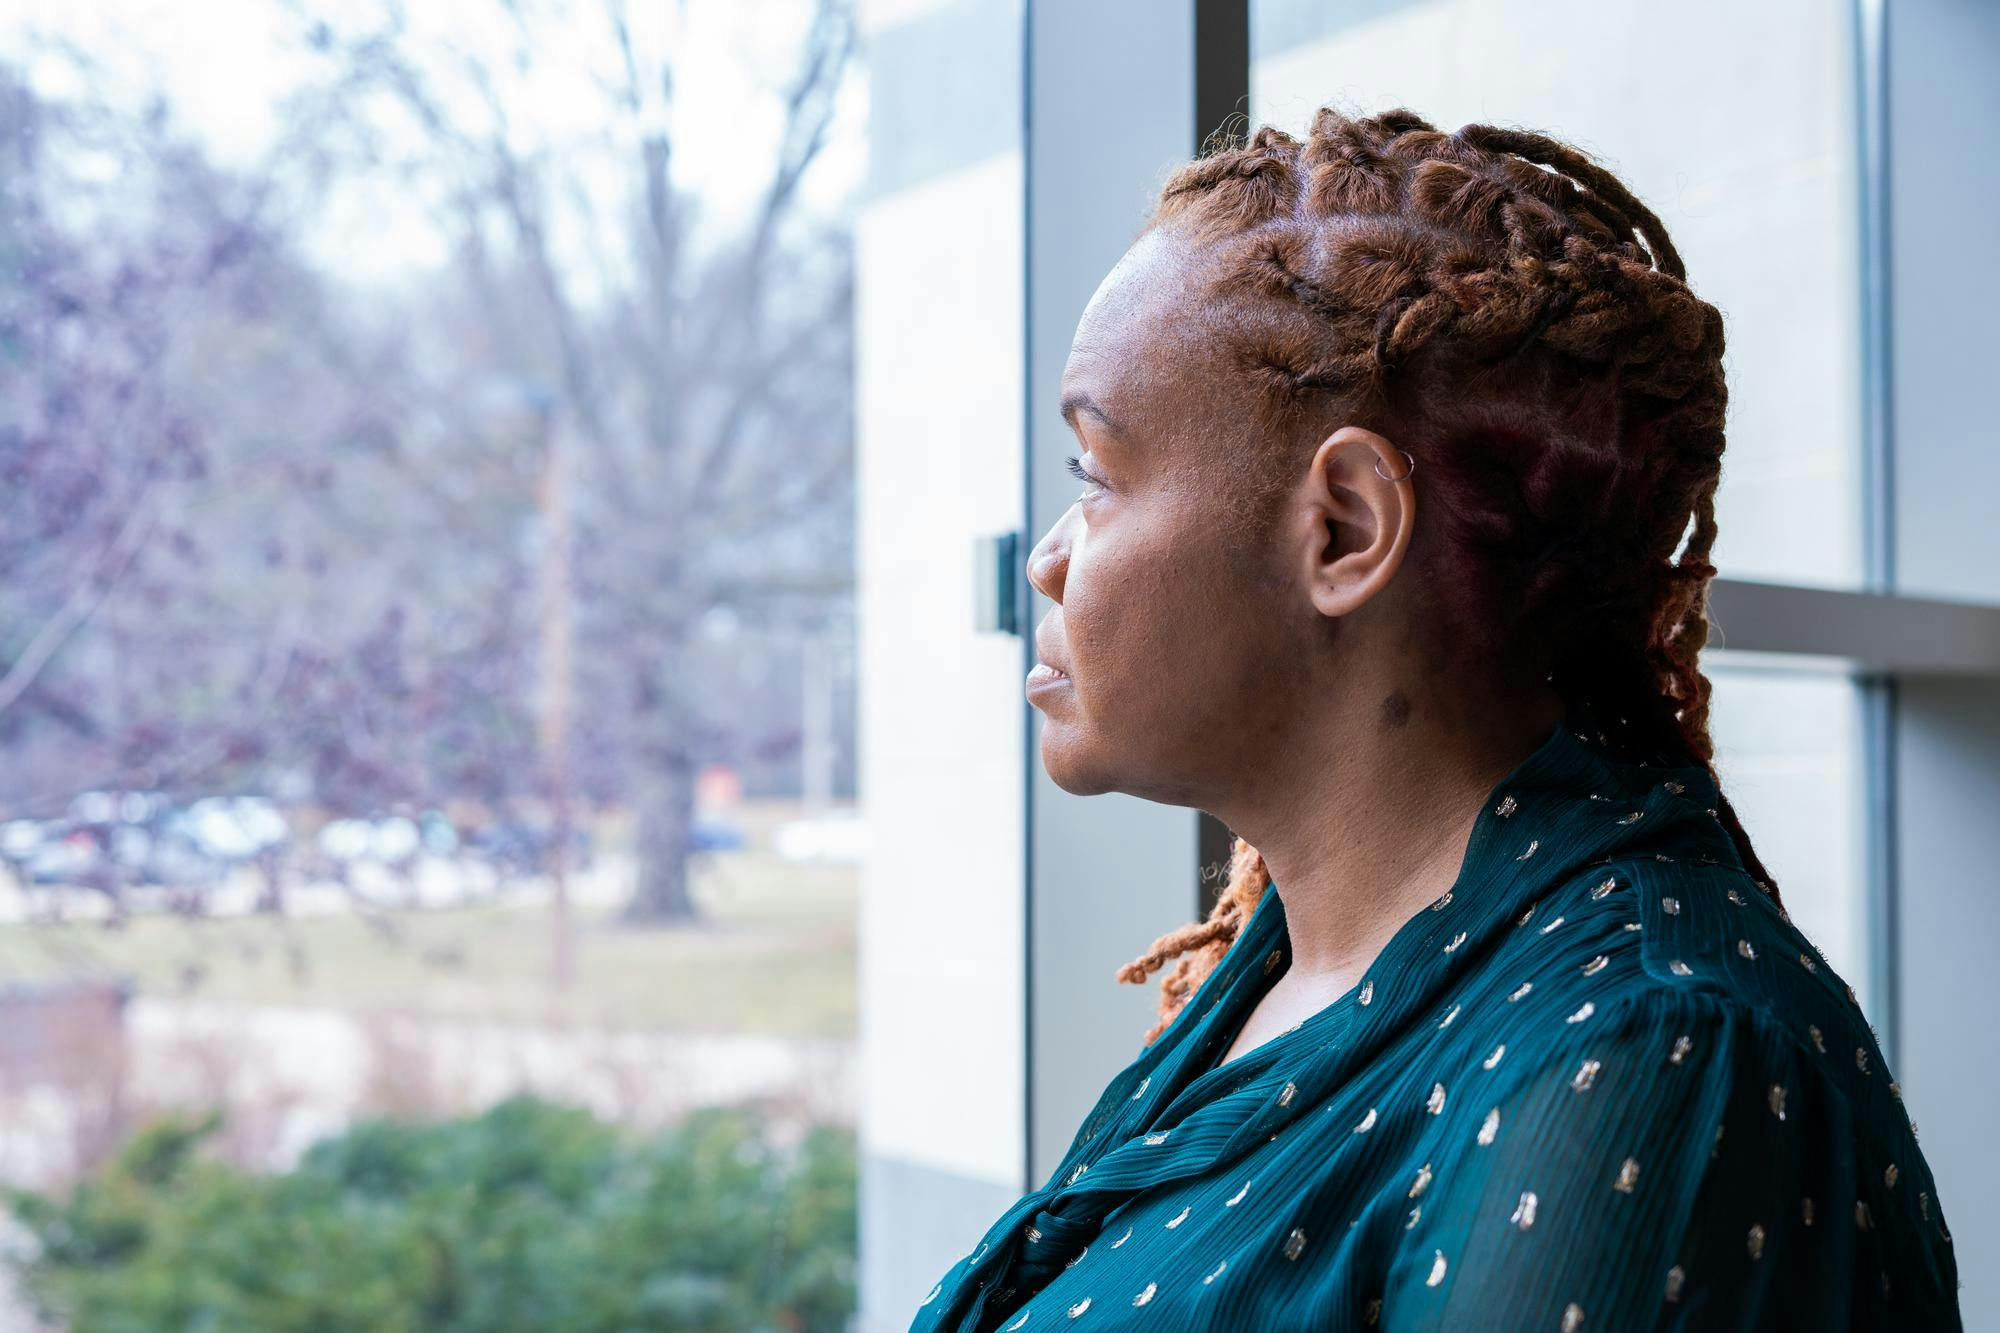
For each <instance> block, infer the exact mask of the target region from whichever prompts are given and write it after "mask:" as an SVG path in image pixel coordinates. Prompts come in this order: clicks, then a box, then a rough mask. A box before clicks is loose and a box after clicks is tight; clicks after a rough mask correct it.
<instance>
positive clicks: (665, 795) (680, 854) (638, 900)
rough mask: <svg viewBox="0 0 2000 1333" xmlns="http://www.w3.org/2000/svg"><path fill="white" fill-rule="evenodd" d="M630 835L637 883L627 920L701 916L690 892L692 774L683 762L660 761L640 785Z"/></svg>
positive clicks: (660, 921) (652, 921)
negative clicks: (636, 863)
mask: <svg viewBox="0 0 2000 1333" xmlns="http://www.w3.org/2000/svg"><path fill="white" fill-rule="evenodd" d="M634 814H635V816H636V818H637V821H638V830H637V833H636V836H635V838H634V842H635V844H636V848H637V851H638V857H639V882H638V886H637V888H636V889H635V890H634V891H633V894H632V900H631V902H629V903H627V904H626V906H625V919H626V920H627V921H630V922H634V923H640V924H645V925H659V924H663V923H669V922H675V921H694V920H698V919H699V918H700V913H699V912H697V911H696V910H695V905H694V899H693V898H692V897H690V896H689V894H688V854H689V852H690V851H691V850H692V842H693V832H694V773H693V770H692V769H690V768H689V767H688V765H687V764H686V763H684V762H680V761H678V760H669V761H665V762H662V763H660V765H659V767H658V768H656V769H654V770H653V772H652V773H650V774H649V775H648V777H647V779H646V780H645V781H644V782H642V783H640V784H639V790H638V800H637V802H636V808H635V810H634Z"/></svg>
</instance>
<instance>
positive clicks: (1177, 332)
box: [1062, 228, 1229, 419]
mask: <svg viewBox="0 0 2000 1333" xmlns="http://www.w3.org/2000/svg"><path fill="white" fill-rule="evenodd" d="M1203 279H1204V275H1203V274H1202V272H1201V266H1200V264H1199V263H1198V262H1196V261H1195V260H1194V259H1193V258H1192V256H1191V255H1190V254H1189V252H1188V250H1187V248H1186V246H1185V245H1184V243H1182V242H1181V241H1180V240H1179V238H1177V237H1176V236H1174V235H1173V234H1172V233H1171V232H1169V231H1168V230H1167V229H1164V228H1155V229H1153V230H1152V231H1149V232H1147V233H1146V234H1145V235H1144V236H1142V237H1140V239H1139V240H1138V241H1137V242H1136V243H1135V244H1134V245H1133V246H1132V248H1131V249H1130V250H1128V251H1126V252H1125V254H1124V256H1123V257H1122V258H1120V259H1119V261H1118V263H1117V264H1115V265H1113V266H1112V269H1111V271H1110V272H1109V273H1107V274H1106V275H1105V277H1104V280H1103V281H1102V282H1101V283H1099V284H1098V287H1097V291H1096V293H1095V294H1094V295H1093V296H1092V297H1091V298H1090V303H1089V304H1088V305H1086V306H1085V307H1084V311H1083V316H1082V318H1081V319H1079V320H1078V322H1077V328H1076V335H1075V337H1074V338H1073V339H1072V341H1071V343H1070V355H1069V361H1068V364H1067V365H1066V366H1065V368H1064V371H1063V380H1062V392H1063V394H1064V396H1065V397H1068V396H1070V395H1073V394H1086V395H1088V396H1089V397H1090V398H1091V399H1092V400H1094V401H1095V402H1097V403H1098V404H1101V405H1102V406H1103V407H1104V408H1105V410H1106V411H1107V412H1109V413H1110V414H1112V415H1113V416H1118V417H1121V419H1122V418H1124V417H1131V418H1138V417H1140V416H1141V415H1143V414H1144V413H1145V412H1146V409H1147V407H1148V405H1149V404H1157V403H1162V402H1165V403H1179V402H1181V401H1183V400H1184V399H1185V398H1186V397H1188V396H1189V395H1191V394H1204V395H1206V394H1213V393H1215V392H1218V391H1226V390H1227V388H1228V387H1229V386H1228V385H1227V383H1226V382H1225V381H1226V378H1227V377H1226V376H1222V375H1221V374H1220V370H1221V366H1222V358H1220V357H1219V356H1218V355H1217V353H1218V351H1219V340H1218V339H1217V338H1216V337H1215V336H1214V329H1215V322H1214V320H1213V317H1212V312H1211V309H1210V306H1209V302H1208V300H1207V298H1206V297H1205V296H1204V295H1203V289H1204V287H1205V282H1204V280H1203ZM1175 415H1177V416H1179V415H1184V413H1183V412H1181V411H1176V413H1175Z"/></svg>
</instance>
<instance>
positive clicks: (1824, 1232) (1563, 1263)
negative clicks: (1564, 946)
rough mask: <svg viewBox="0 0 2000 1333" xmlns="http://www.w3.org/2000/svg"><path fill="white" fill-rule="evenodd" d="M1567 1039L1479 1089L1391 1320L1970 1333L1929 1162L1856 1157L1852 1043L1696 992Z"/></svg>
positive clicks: (1398, 1260) (1405, 1266)
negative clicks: (1784, 1027) (1798, 1035)
mask: <svg viewBox="0 0 2000 1333" xmlns="http://www.w3.org/2000/svg"><path fill="white" fill-rule="evenodd" d="M1565 1027H1567V1028H1568V1029H1569V1030H1567V1031H1564V1032H1562V1033H1560V1034H1558V1035H1557V1036H1555V1037H1554V1039H1553V1041H1552V1042H1544V1043H1543V1044H1542V1045H1541V1046H1540V1048H1539V1049H1538V1050H1537V1051H1536V1052H1535V1053H1534V1054H1531V1055H1527V1056H1526V1057H1525V1058H1523V1059H1521V1060H1520V1061H1519V1062H1518V1063H1516V1064H1515V1065H1513V1066H1512V1075H1511V1076H1510V1077H1504V1078H1503V1077H1499V1076H1498V1074H1499V1072H1500V1071H1501V1070H1503V1069H1505V1068H1506V1067H1507V1066H1506V1065H1505V1064H1504V1061H1505V1060H1510V1059H1513V1058H1514V1057H1513V1056H1512V1055H1507V1056H1503V1064H1502V1065H1500V1066H1498V1067H1497V1068H1496V1070H1495V1071H1494V1072H1493V1073H1489V1074H1487V1075H1486V1077H1487V1078H1488V1079H1489V1080H1490V1081H1488V1082H1486V1083H1484V1084H1482V1083H1480V1082H1479V1081H1478V1079H1477V1078H1474V1079H1472V1080H1469V1081H1468V1087H1467V1090H1466V1091H1467V1095H1468V1097H1469V1098H1471V1099H1472V1100H1471V1101H1469V1102H1466V1103H1463V1105H1464V1106H1465V1114H1466V1117H1467V1118H1468V1119H1474V1118H1476V1119H1477V1122H1478V1128H1477V1130H1476V1131H1475V1132H1473V1133H1472V1134H1471V1135H1469V1136H1468V1135H1465V1134H1459V1135H1457V1136H1456V1139H1457V1140H1458V1141H1454V1142H1451V1143H1448V1144H1443V1145H1441V1146H1440V1147H1439V1149H1438V1151H1437V1153H1436V1157H1437V1159H1438V1165H1437V1167H1436V1168H1435V1170H1434V1179H1433V1180H1432V1181H1431V1182H1430V1183H1429V1184H1428V1185H1427V1187H1426V1188H1425V1189H1424V1191H1423V1192H1422V1194H1420V1195H1419V1196H1418V1197H1417V1199H1416V1200H1415V1201H1414V1202H1413V1203H1412V1204H1411V1207H1412V1208H1414V1209H1419V1210H1420V1211H1419V1212H1418V1214H1417V1219H1416V1221H1415V1222H1413V1223H1411V1224H1410V1225H1409V1226H1408V1227H1407V1228H1406V1230H1405V1231H1404V1232H1403V1234H1402V1238H1401V1242H1400V1244H1399V1246H1398V1248H1397V1252H1396V1254H1395V1256H1394V1259H1393V1261H1392V1264H1391V1267H1390V1270H1389V1272H1388V1274H1387V1275H1386V1281H1385V1285H1384V1293H1383V1306H1382V1312H1381V1313H1382V1318H1381V1325H1382V1326H1383V1327H1385V1328H1388V1329H1392V1330H1403V1329H1460V1328H1481V1329H1493V1330H1500V1329H1517V1328H1518V1329H1536V1330H1561V1331H1562V1333H1586V1331H1590V1333H1594V1331H1595V1330H1627V1329H1651V1328H1666V1329H1702V1330H1733V1329H1790V1328H1798V1329H1808V1328H1809V1329H1816V1330H1817V1329H1844V1328H1848V1327H1876V1326H1878V1322H1879V1326H1882V1327H1909V1328H1917V1327H1922V1328H1956V1327H1959V1325H1958V1323H1957V1315H1956V1308H1957V1302H1956V1290H1955V1289H1956V1275H1955V1270H1950V1271H1948V1270H1947V1267H1946V1266H1947V1265H1948V1263H1949V1260H1948V1259H1944V1260H1940V1259H1939V1256H1938V1248H1939V1247H1938V1246H1937V1245H1935V1244H1933V1243H1931V1241H1930V1232H1931V1231H1934V1230H1935V1226H1934V1225H1933V1224H1932V1223H1931V1221H1930V1219H1931V1218H1932V1217H1934V1216H1938V1215H1937V1214H1936V1212H1935V1203H1934V1200H1935V1192H1934V1190H1935V1187H1934V1186H1933V1185H1932V1184H1931V1182H1930V1179H1929V1175H1928V1172H1927V1171H1926V1170H1925V1169H1924V1166H1923V1161H1922V1158H1921V1156H1920V1155H1917V1154H1911V1155H1910V1156H1911V1158H1912V1160H1911V1161H1909V1162H1906V1163H1903V1164H1902V1166H1901V1168H1900V1170H1898V1169H1895V1168H1894V1167H1893V1166H1892V1159H1893V1158H1894V1156H1895V1154H1893V1153H1892V1152H1890V1151H1888V1150H1886V1149H1885V1150H1884V1151H1883V1152H1881V1153H1879V1154H1876V1153H1874V1152H1873V1151H1872V1150H1871V1151H1870V1156H1871V1157H1873V1156H1880V1157H1881V1158H1882V1160H1880V1161H1876V1160H1866V1161H1858V1160H1857V1147H1856V1143H1857V1134H1856V1124H1855V1109H1854V1107H1853V1106H1852V1104H1851V1102H1850V1098H1849V1096H1848V1093H1847V1091H1845V1090H1844V1089H1843V1084H1842V1081H1841V1080H1840V1079H1838V1078H1836V1077H1835V1076H1834V1073H1835V1069H1836V1066H1835V1065H1834V1064H1833V1062H1834V1061H1836V1060H1837V1059H1840V1058H1843V1057H1844V1058H1846V1059H1847V1060H1848V1061H1849V1063H1850V1066H1851V1065H1852V1064H1853V1063H1854V1060H1855V1057H1854V1051H1853V1050H1851V1049H1850V1050H1846V1051H1836V1050H1834V1049H1832V1048H1831V1044H1830V1043H1828V1046H1829V1048H1828V1049H1826V1050H1820V1049H1816V1047H1815V1045H1814V1044H1812V1043H1810V1042H1809V1043H1803V1044H1802V1043H1801V1041H1800V1040H1798V1039H1795V1038H1793V1037H1792V1036H1791V1035H1789V1034H1787V1033H1785V1032H1783V1031H1780V1030H1778V1029H1776V1028H1774V1027H1772V1026H1770V1025H1769V1024H1768V1023H1767V1021H1766V1020H1765V1019H1764V1018H1763V1017H1762V1016H1761V1015H1760V1014H1758V1013H1756V1012H1753V1011H1751V1010H1749V1009H1748V1008H1746V1007H1743V1006H1741V1005H1739V1004H1736V1003H1734V1002H1731V1001H1727V1000H1724V999H1721V998H1718V997H1715V996H1713V995H1709V994H1704V993H1701V992H1698V991H1696V990H1694V989H1693V988H1690V989H1689V990H1687V991H1682V992H1672V991H1653V992H1649V993H1646V994H1644V995H1639V996H1634V997H1632V998H1631V999H1628V1000H1623V1001H1619V1002H1618V1003H1616V1004H1615V1005H1613V1006H1612V1007H1611V1008H1610V1009H1609V1010H1608V1011H1607V1012H1604V1013H1601V1014H1598V1015H1596V1016H1595V1017H1594V1019H1590V1020H1585V1021H1584V1022H1581V1023H1577V1024H1574V1025H1569V1024H1565ZM1813 1040H1814V1041H1815V1042H1817V1041H1821V1040H1824V1039H1823V1038H1821V1037H1820V1036H1819V1034H1818V1032H1817V1029H1815V1035H1814V1039H1813ZM1525 1044H1526V1043H1523V1045H1525ZM1864 1058H1865V1056H1864ZM1861 1077H1862V1078H1863V1079H1864V1080H1865V1079H1866V1078H1867V1077H1868V1076H1867V1075H1861ZM1874 1078H1875V1080H1876V1084H1877V1085H1886V1082H1887V1075H1886V1073H1885V1072H1882V1071H1876V1072H1875V1074H1874ZM1883 1095H1884V1097H1886V1096H1887V1095H1888V1094H1887V1093H1884V1094H1883ZM1468 1138H1469V1142H1466V1141H1465V1140H1467V1139H1468ZM1860 1139H1861V1141H1864V1142H1866V1141H1868V1140H1869V1135H1868V1134H1866V1133H1863V1134H1862V1135H1860ZM1913 1177H1915V1178H1913ZM1925 1190H1929V1191H1931V1193H1930V1194H1929V1195H1928V1197H1927V1198H1926V1199H1925V1200H1923V1201H1921V1202H1919V1201H1918V1200H1917V1199H1916V1198H1915V1194H1916V1193H1917V1192H1919V1191H1925ZM1898 1275H1901V1276H1900V1277H1899V1276H1898ZM1899 1284H1900V1287H1901V1288H1902V1289H1899ZM1940 1319H1941V1320H1942V1321H1943V1322H1939V1320H1940Z"/></svg>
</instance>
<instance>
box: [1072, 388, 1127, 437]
mask: <svg viewBox="0 0 2000 1333" xmlns="http://www.w3.org/2000/svg"><path fill="white" fill-rule="evenodd" d="M1079 412H1088V413H1090V415H1092V416H1094V417H1096V418H1097V420H1098V422H1099V423H1100V424H1102V425H1103V427H1104V428H1105V429H1106V430H1108V431H1110V432H1111V433H1112V434H1113V435H1116V434H1118V423H1117V422H1115V421H1113V420H1112V419H1111V414H1110V413H1108V412H1106V411H1105V410H1104V409H1103V408H1102V407H1100V406H1099V405H1098V402H1097V400H1096V399H1095V398H1092V397H1091V396H1090V395H1089V394H1087V393H1085V392H1084V391H1083V390H1081V389H1071V390H1070V391H1069V392H1068V393H1066V394H1064V395H1063V397H1062V415H1063V420H1064V421H1067V422H1068V423H1069V426H1070V429H1071V430H1078V429H1079V428H1078V426H1077V424H1076V418H1077V414H1078V413H1079Z"/></svg>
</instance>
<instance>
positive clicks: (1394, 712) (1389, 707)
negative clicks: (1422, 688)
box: [1382, 690, 1410, 727]
mask: <svg viewBox="0 0 2000 1333" xmlns="http://www.w3.org/2000/svg"><path fill="white" fill-rule="evenodd" d="M1382 720H1383V721H1384V722H1386V723H1388V724H1389V725H1390V726H1392V727H1400V726H1402V725H1403V724H1404V723H1406V722H1408V721H1409V720H1410V701H1409V700H1408V699H1406V698H1404V697H1403V692H1402V691H1401V690H1392V691H1390V693H1389V697H1388V698H1386V699H1384V700H1383V701H1382Z"/></svg>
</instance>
